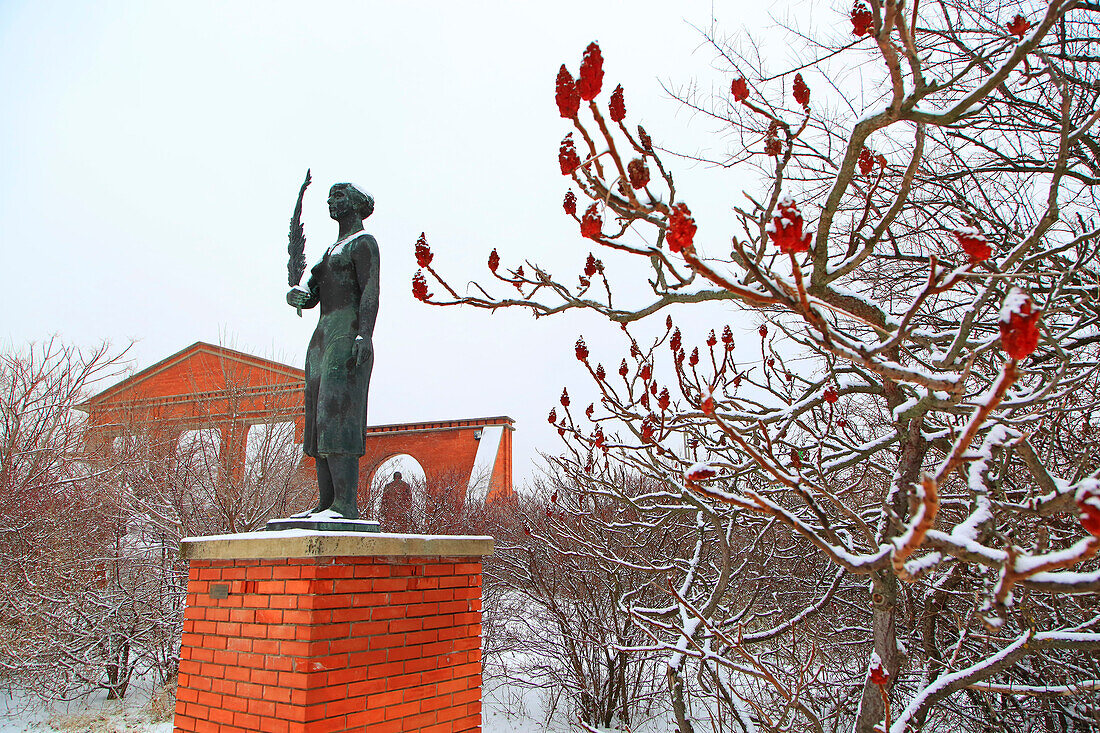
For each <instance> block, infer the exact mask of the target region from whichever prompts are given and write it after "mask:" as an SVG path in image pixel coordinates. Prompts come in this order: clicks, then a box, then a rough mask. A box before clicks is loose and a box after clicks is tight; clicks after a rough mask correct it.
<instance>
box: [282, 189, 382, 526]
mask: <svg viewBox="0 0 1100 733" xmlns="http://www.w3.org/2000/svg"><path fill="white" fill-rule="evenodd" d="M307 183H308V176H307ZM302 191H303V192H304V191H305V184H304V185H303V187H302ZM300 201H301V196H300V195H299V202H300ZM299 205H300V204H299ZM328 211H329V216H331V217H332V218H333V219H335V220H336V222H337V223H338V224H339V225H340V229H339V233H338V235H337V240H336V242H335V243H334V244H333V245H332V246H331V247H329V248H328V250H326V251H325V254H324V256H323V257H322V258H321V259H320V261H319V262H318V263H317V264H315V265H314V266H313V268H312V270H310V275H309V279H308V280H307V282H306V285H305V286H302V285H298V286H296V287H293V288H291V290H290V292H288V293H287V294H286V302H287V303H288V304H289V305H291V306H293V307H295V308H298V309H301V308H312V307H314V306H315V305H317V304H318V303H320V304H321V317H320V319H319V320H318V321H317V329H316V330H315V331H314V332H313V338H312V339H310V342H309V350H308V351H307V352H306V394H305V410H306V415H305V440H304V444H303V450H304V452H305V454H306V455H307V456H312V457H313V459H314V460H315V461H316V462H317V485H318V493H319V494H320V497H319V498H320V501H318V503H317V507H316V508H315V509H314V510H313V511H312V512H309V515H308V516H309V518H310V519H325V518H333V517H338V518H343V519H358V518H359V507H358V485H359V458H360V456H362V455H363V452H364V442H365V431H366V425H367V391H368V389H369V387H370V374H371V368H372V367H373V366H374V345H373V344H372V342H371V336H372V335H373V333H374V322H375V320H376V318H377V317H378V283H379V280H378V267H379V258H378V243H377V242H376V241H375V239H374V237H372V236H371V235H370V234H367V233H366V232H364V231H363V220H364V219H366V218H367V217H368V216H370V215H371V213H372V212H373V211H374V199H373V198H372V197H371V195H370V194H368V193H366V192H364V191H362V190H360V189H359V188H357V187H356V186H354V185H352V184H350V183H337V184H336V185H334V186H333V187H332V188H331V189H330V190H329V195H328ZM291 229H292V235H293V229H294V227H293V224H292V227H291ZM292 239H293V236H292ZM291 257H292V260H293V257H294V254H293V252H292V255H291ZM292 264H293V261H292Z"/></svg>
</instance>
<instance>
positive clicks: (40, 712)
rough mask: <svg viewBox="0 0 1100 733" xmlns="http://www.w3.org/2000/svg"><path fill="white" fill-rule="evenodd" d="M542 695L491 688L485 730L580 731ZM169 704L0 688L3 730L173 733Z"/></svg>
mask: <svg viewBox="0 0 1100 733" xmlns="http://www.w3.org/2000/svg"><path fill="white" fill-rule="evenodd" d="M544 695H545V692H544V691H541V690H531V689H527V688H522V687H518V686H507V685H504V686H499V687H496V688H495V689H493V690H491V691H489V692H487V693H486V695H485V700H484V710H483V712H482V731H483V733H566V732H567V731H569V730H577V729H576V728H572V729H571V728H570V726H569V724H568V723H567V722H565V721H559V720H558V718H560V717H561V716H560V715H559V716H556V718H555V720H554V721H553V722H552V723H551V724H550V725H547V724H546V722H545V720H546V710H547V705H546V701H545V699H544ZM167 704H168V698H167V697H166V696H165V695H164V694H163V693H160V694H156V695H154V694H153V693H151V692H150V691H149V690H148V689H147V688H146V689H135V690H133V691H132V692H131V693H130V694H128V695H127V696H126V699H125V700H112V701H110V702H108V701H107V700H105V699H103V696H102V695H100V696H98V697H93V698H90V699H88V700H86V701H83V702H79V703H71V704H69V705H57V706H54V707H53V708H52V709H49V710H47V709H43V708H42V706H41V705H40V704H38V705H35V704H27V703H23V704H20V702H19V701H13V700H12V698H11V697H10V695H8V694H7V693H6V692H4V691H2V690H0V733H172V715H171V707H167ZM172 707H174V703H172ZM166 715H167V718H165V716H166ZM154 718H157V719H159V720H155V719H154Z"/></svg>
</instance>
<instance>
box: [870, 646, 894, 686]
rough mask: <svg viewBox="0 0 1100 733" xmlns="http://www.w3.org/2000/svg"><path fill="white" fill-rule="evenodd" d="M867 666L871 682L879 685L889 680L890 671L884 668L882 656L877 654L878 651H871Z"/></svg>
mask: <svg viewBox="0 0 1100 733" xmlns="http://www.w3.org/2000/svg"><path fill="white" fill-rule="evenodd" d="M869 667H870V669H869V672H870V675H871V682H872V683H874V684H876V685H880V686H881V685H885V684H886V683H887V682H889V681H890V672H889V670H887V669H886V665H885V664H883V663H882V657H880V656H879V655H878V652H874V651H873V652H871V662H870V665H869Z"/></svg>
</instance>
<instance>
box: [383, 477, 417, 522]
mask: <svg viewBox="0 0 1100 733" xmlns="http://www.w3.org/2000/svg"><path fill="white" fill-rule="evenodd" d="M411 512H412V488H411V487H410V486H409V484H408V482H406V481H405V480H404V479H403V478H401V472H400V471H396V472H394V474H393V481H390V482H389V483H388V484H386V485H385V486H384V487H383V488H382V505H381V506H380V507H379V510H378V515H379V517H380V518H381V519H382V522H383V523H384V528H385V529H389V530H392V529H393V528H394V526H395V525H397V526H407V525H408V524H409V521H410V520H411V519H412V517H411V516H410V513H411Z"/></svg>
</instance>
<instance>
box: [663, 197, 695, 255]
mask: <svg viewBox="0 0 1100 733" xmlns="http://www.w3.org/2000/svg"><path fill="white" fill-rule="evenodd" d="M696 229H697V227H696V226H695V219H693V218H692V216H691V210H690V209H688V207H687V205H686V204H676V205H675V206H673V207H672V211H671V213H670V214H669V217H668V231H667V232H666V233H665V241H667V242H668V249H669V251H670V252H683V251H684V250H690V249H691V248H692V240H694V239H695V230H696Z"/></svg>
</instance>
